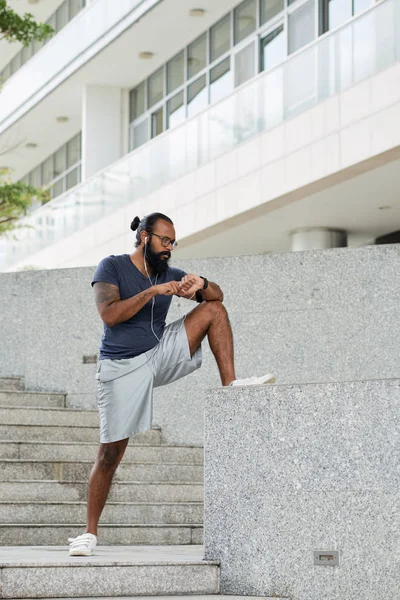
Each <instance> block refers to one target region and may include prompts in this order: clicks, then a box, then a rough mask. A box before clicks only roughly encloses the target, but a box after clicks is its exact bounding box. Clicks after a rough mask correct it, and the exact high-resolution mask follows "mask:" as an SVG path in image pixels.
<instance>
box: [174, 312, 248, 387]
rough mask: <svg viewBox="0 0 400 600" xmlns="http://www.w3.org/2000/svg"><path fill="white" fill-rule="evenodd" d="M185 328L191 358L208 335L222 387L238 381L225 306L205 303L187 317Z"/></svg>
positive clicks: (230, 330)
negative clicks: (235, 380)
mask: <svg viewBox="0 0 400 600" xmlns="http://www.w3.org/2000/svg"><path fill="white" fill-rule="evenodd" d="M185 328H186V334H187V336H188V340H189V346H190V353H191V356H193V354H194V353H195V352H196V350H197V348H198V347H199V346H200V344H201V342H202V341H203V339H204V337H205V336H206V335H208V341H209V343H210V348H211V351H212V353H213V354H214V356H215V360H216V361H217V365H218V369H219V373H220V377H221V381H222V385H229V384H230V383H231V381H233V380H234V379H236V375H235V366H234V352H233V335H232V328H231V324H230V322H229V317H228V313H227V311H226V308H225V307H224V305H223V304H222V303H221V302H218V301H213V302H203V303H202V304H200V305H199V306H197V307H196V308H195V309H194V310H192V312H191V313H190V314H189V315H188V316H187V317H186V319H185Z"/></svg>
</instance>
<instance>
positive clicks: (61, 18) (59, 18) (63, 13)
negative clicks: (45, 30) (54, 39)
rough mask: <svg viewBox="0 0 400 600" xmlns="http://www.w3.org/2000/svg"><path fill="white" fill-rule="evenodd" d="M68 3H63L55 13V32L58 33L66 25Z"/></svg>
mask: <svg viewBox="0 0 400 600" xmlns="http://www.w3.org/2000/svg"><path fill="white" fill-rule="evenodd" d="M68 20H69V18H68V2H63V4H61V6H60V8H59V9H58V10H57V12H56V23H57V25H56V27H57V29H56V30H57V31H60V29H62V28H63V27H65V25H66V24H67V23H68Z"/></svg>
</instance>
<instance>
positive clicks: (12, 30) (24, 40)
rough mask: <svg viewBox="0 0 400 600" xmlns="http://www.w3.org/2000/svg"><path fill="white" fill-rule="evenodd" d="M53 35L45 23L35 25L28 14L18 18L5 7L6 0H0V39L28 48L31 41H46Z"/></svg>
mask: <svg viewBox="0 0 400 600" xmlns="http://www.w3.org/2000/svg"><path fill="white" fill-rule="evenodd" d="M53 33H54V29H53V28H52V27H51V26H50V25H48V24H47V23H36V21H35V19H34V17H33V15H31V14H30V13H25V14H24V15H23V16H22V17H20V16H19V15H18V14H17V13H16V12H15V11H14V10H12V9H11V8H10V7H8V6H7V0H0V39H5V40H7V41H8V42H21V44H23V45H24V46H28V45H29V44H30V43H31V42H32V41H33V40H36V41H38V42H41V41H44V40H47V39H48V38H49V37H51V35H52V34H53Z"/></svg>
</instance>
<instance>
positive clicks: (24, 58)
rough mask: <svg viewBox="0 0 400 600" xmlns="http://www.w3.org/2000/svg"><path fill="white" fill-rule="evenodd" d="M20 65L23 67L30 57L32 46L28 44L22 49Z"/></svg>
mask: <svg viewBox="0 0 400 600" xmlns="http://www.w3.org/2000/svg"><path fill="white" fill-rule="evenodd" d="M21 52H22V57H21V59H22V61H21V62H22V64H23V65H24V64H25V63H26V62H27V61H28V60H29V59H30V57H31V56H32V53H33V46H32V44H29V46H25V47H24V48H22V51H21Z"/></svg>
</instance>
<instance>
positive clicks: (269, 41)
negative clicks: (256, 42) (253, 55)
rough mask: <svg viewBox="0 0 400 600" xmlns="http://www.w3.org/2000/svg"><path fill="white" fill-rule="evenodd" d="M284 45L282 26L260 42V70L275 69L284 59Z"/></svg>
mask: <svg viewBox="0 0 400 600" xmlns="http://www.w3.org/2000/svg"><path fill="white" fill-rule="evenodd" d="M285 56H286V44H285V34H284V30H283V25H281V26H280V27H278V28H277V29H275V30H274V31H272V33H269V34H268V35H267V36H265V38H263V39H262V40H261V70H262V71H266V70H267V69H271V68H272V67H275V65H277V64H279V63H280V62H282V61H283V60H284V59H285Z"/></svg>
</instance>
